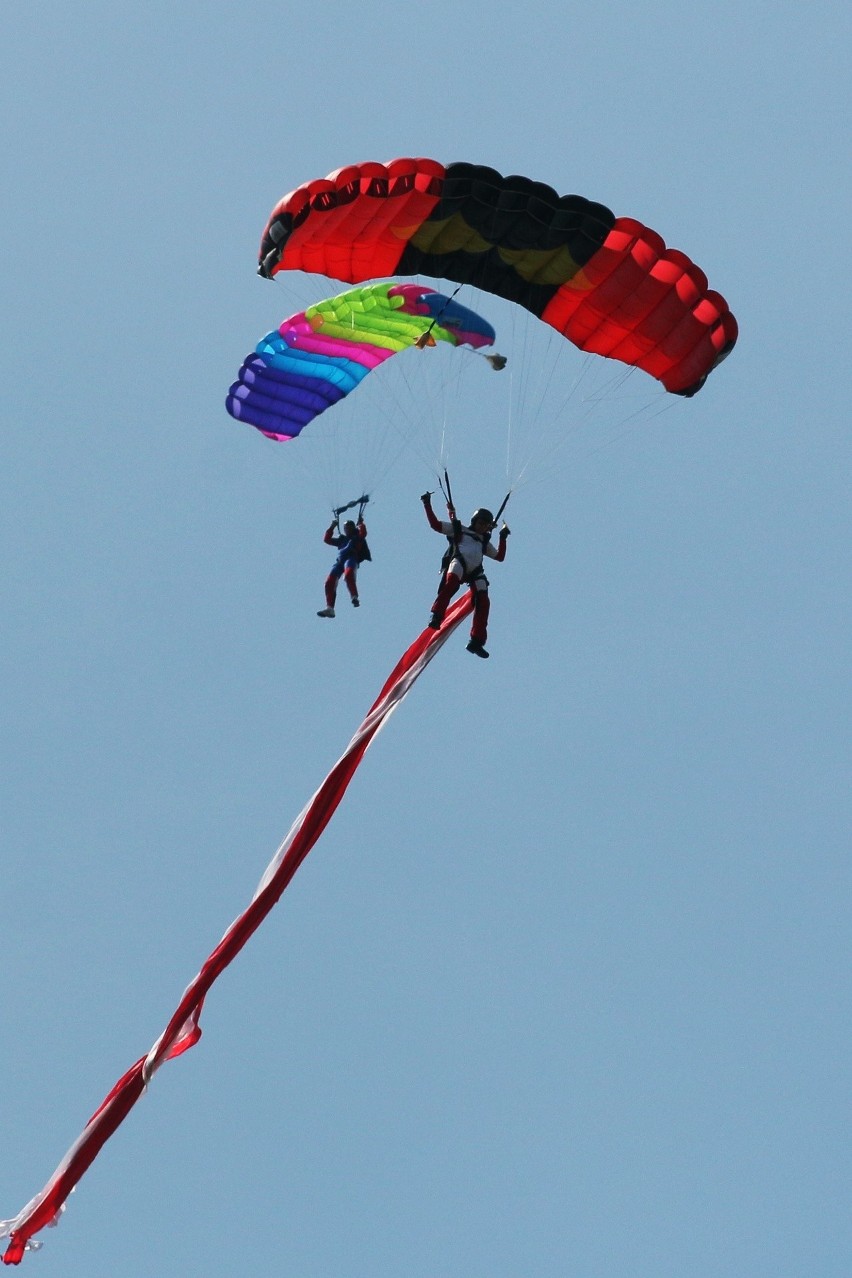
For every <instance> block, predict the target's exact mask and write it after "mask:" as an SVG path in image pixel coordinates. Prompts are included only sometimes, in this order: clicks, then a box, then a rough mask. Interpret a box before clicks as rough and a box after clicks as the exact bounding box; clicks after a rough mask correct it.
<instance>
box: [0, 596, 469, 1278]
mask: <svg viewBox="0 0 852 1278" xmlns="http://www.w3.org/2000/svg"><path fill="white" fill-rule="evenodd" d="M470 610H471V598H470V595H469V594H466V595H465V597H464V598H463V599H461V600H459V601H458V602H457V603H456V604H455V605H454V606H453V607H452V608H451V609H450V611H449V612H448V613H447V617H446V620H445V622H444V624H443V626H442V627H441V629H440V630H439V631H434V630H424V631H423V633H422V634H421V635H420V636H419V637H418V638H417V639H416V640H415V641H414V643H413V644H412V645H411V647H410V648H409V649H408V651H407V652H406V653H405V654H404V656H403V657H402V658H401V659H400V661H399V662H398V663H397V665H396V667H395V668H394V670H393V672H392V673H391V675H390V676H389V678H388V680H387V682H386V683H385V685H384V687H383V688H382V690H381V692H380V693H379V696H378V697H377V698H376V700H375V702H374V703H373V705H372V706H371V707H370V709H369V711H368V712H367V715H366V716H365V718H364V720H363V722H362V723H361V725H360V727H359V728H358V731H357V732H356V733H355V735H354V737H353V738H352V740H351V741H350V742H349V745H348V746H347V747H346V750H345V751H344V753H343V754H342V755H341V756H340V758H339V759H338V761H337V763H336V764H335V765H334V767H333V768H332V769H331V771H330V772H329V774H328V776H327V777H326V778H325V780H324V781H323V783H322V785H321V786H320V787H319V789H318V790H317V792H316V794H315V795H314V796H313V798H312V799H311V800H310V802H309V803H308V804H307V806H306V807H305V808H304V810H303V811H302V813H301V814H300V816H299V817H297V819H296V821H295V822H294V823H293V825H292V827H291V828H290V831H289V833H288V834H287V837H286V838H285V839H284V842H283V843H282V844H281V846H280V847H279V849H278V851H277V852H276V853H275V856H274V857H273V858H272V860H271V861H270V863H269V865H268V866H267V867H266V870H265V871H264V873H263V877H262V878H261V880H260V883H259V884H258V886H257V890H256V891H255V894H254V896H253V897H252V900H251V903H250V904H249V906H248V908H247V909H245V910H244V911H243V912H242V914H240V915H238V917H237V918H236V919H234V921H233V923H232V924H231V926H230V927H229V928H228V930H227V932H226V933H225V935H224V936H223V937H222V939H221V941H220V942H219V944H218V945H217V946H216V948H215V949H214V950H213V952H212V954H210V955H209V956H208V958H207V959H206V961H205V963H204V965H203V966H202V968H201V970H200V972H199V973H198V974H197V976H195V977H194V978H193V980H192V981H191V982H190V983H189V985H188V986H187V987H186V990H185V991H184V994H183V997H182V998H181V1000H180V1003H179V1004H178V1006H177V1008H176V1009H175V1012H174V1014H173V1016H172V1018H171V1020H170V1021H169V1023H168V1025H167V1026H166V1028H165V1029H164V1030H163V1032H162V1034H161V1035H160V1037H159V1038H158V1039H157V1041H156V1043H155V1044H154V1045H153V1047H152V1048H151V1050H150V1051H149V1052H148V1053H147V1054H146V1055H145V1056H142V1057H140V1059H139V1060H138V1061H136V1063H135V1064H134V1065H131V1067H130V1069H129V1070H128V1071H127V1073H126V1074H124V1075H122V1077H121V1078H120V1079H119V1080H118V1082H117V1083H116V1084H115V1086H114V1087H113V1089H112V1091H111V1092H110V1093H109V1094H108V1095H107V1096H106V1097H105V1098H104V1100H103V1101H102V1102H101V1104H100V1105H99V1106H98V1108H97V1109H96V1110H95V1112H94V1114H93V1115H92V1117H91V1118H90V1119H89V1121H88V1123H87V1124H86V1126H85V1128H84V1129H83V1131H82V1133H81V1134H80V1136H79V1137H78V1139H77V1140H76V1141H75V1142H74V1144H73V1145H72V1146H71V1148H70V1149H69V1150H68V1153H67V1154H66V1155H65V1157H64V1158H63V1159H62V1161H61V1163H60V1164H59V1166H58V1167H57V1168H56V1171H55V1172H54V1173H53V1175H52V1176H51V1177H50V1180H49V1181H48V1182H47V1184H46V1185H45V1187H44V1189H42V1190H41V1192H40V1193H39V1194H36V1196H35V1198H33V1199H31V1201H30V1202H28V1203H27V1205H26V1206H25V1207H24V1208H22V1210H21V1211H19V1212H18V1214H17V1216H14V1217H13V1218H12V1219H11V1220H3V1221H0V1238H6V1237H8V1239H9V1243H8V1246H7V1248H6V1251H5V1253H4V1254H3V1261H4V1263H5V1264H7V1265H17V1264H19V1263H20V1261H21V1259H22V1258H23V1255H24V1252H25V1251H28V1250H32V1249H35V1248H37V1247H40V1246H41V1243H40V1242H38V1241H36V1240H35V1237H34V1236H35V1235H36V1234H37V1233H38V1232H39V1231H40V1230H42V1229H44V1228H45V1227H46V1226H48V1225H56V1224H57V1223H58V1222H59V1219H60V1216H61V1214H62V1212H63V1211H64V1205H65V1200H66V1199H67V1198H68V1195H69V1194H70V1193H71V1191H72V1190H73V1189H74V1187H75V1186H76V1184H77V1182H78V1181H79V1180H80V1178H81V1177H82V1176H83V1174H84V1173H85V1172H86V1170H87V1168H88V1167H89V1166H90V1165H91V1164H92V1162H93V1161H94V1159H95V1158H96V1157H97V1155H98V1153H99V1152H100V1150H101V1149H102V1148H103V1146H104V1145H105V1144H106V1142H107V1141H108V1140H109V1138H110V1136H112V1134H113V1132H115V1131H116V1130H117V1128H118V1127H119V1126H120V1125H121V1123H122V1122H123V1121H124V1119H125V1118H126V1117H127V1115H128V1113H129V1112H130V1110H131V1109H132V1108H133V1106H134V1105H135V1104H136V1102H137V1100H138V1099H139V1097H140V1096H141V1095H142V1093H143V1092H144V1091H145V1089H146V1088H147V1086H148V1084H149V1083H150V1081H151V1079H152V1078H153V1077H154V1074H155V1073H156V1072H157V1070H158V1069H159V1068H160V1066H161V1065H162V1064H163V1063H164V1062H165V1061H167V1060H172V1059H173V1058H174V1057H176V1056H180V1054H181V1053H182V1052H185V1051H186V1050H187V1049H188V1048H190V1047H192V1046H194V1044H195V1043H197V1042H198V1040H199V1038H200V1037H201V1026H200V1024H199V1019H200V1017H201V1009H202V1007H203V1005H204V999H205V997H206V995H207V992H208V990H209V989H210V987H211V986H212V984H213V982H214V981H215V980H216V979H217V978H218V977H219V976H220V975H221V973H222V972H223V971H224V970H225V968H226V967H227V966H228V964H229V963H231V962H232V961H233V960H234V959H235V958H236V956H237V955H238V954H239V952H240V950H241V949H242V948H243V946H244V945H245V944H246V942H247V941H248V939H249V937H251V935H252V934H253V933H254V932H255V931H256V930H257V928H258V927H260V924H261V923H262V922H263V920H264V919H265V918H266V916H267V914H268V913H269V912H270V910H271V909H272V908H273V906H274V905H275V904H276V902H277V901H278V899H279V898H280V896H281V894H282V892H283V891H284V889H285V888H286V887H287V885H288V884H289V882H290V880H291V879H292V878H293V875H294V874H295V873H296V871H297V870H298V868H299V866H300V865H301V864H302V862H303V861H304V859H305V857H306V856H307V855H308V853H309V852H310V850H311V848H312V847H313V846H314V844H315V843H316V841H317V839H319V837H320V835H321V834H322V832H323V830H324V829H325V827H326V826H327V825H328V822H329V821H330V820H331V817H332V815H333V814H334V812H335V809H336V808H337V805H338V804H339V803H340V801H341V799H342V798H343V795H344V794H345V792H346V789H347V787H348V785H349V782H350V781H351V780H352V777H353V776H354V775H355V772H356V770H357V768H358V765H359V763H360V762H361V760H362V758H363V757H364V754H365V752H366V750H367V748H368V746H369V745H370V743H371V742H372V740H373V738H374V737H375V736H376V734H377V733H378V732H379V731H381V729H382V728H383V727H384V725H385V724H386V723H387V721H388V719H389V718H390V716H391V715H392V714H393V712H394V710H396V708H397V706H399V705H400V704H401V702H402V701H403V699H404V698H405V696H406V695H407V693H408V692H409V691H410V689H411V688H412V686H413V685H414V683H415V681H416V680H417V679H418V678H419V676H420V675H421V674H422V673H423V671H424V670H425V668H426V666H427V665H428V664H429V662H430V661H431V660H432V658H433V657H434V656H435V654H436V653H437V652H438V650H439V649H440V648H441V647H442V646H443V644H444V643H445V642H446V640H447V639H448V638H449V636H450V635H451V634H452V632H453V631H454V630H455V628H456V627H457V626H458V624H459V622H461V621H462V620H463V618H464V617H465V616H467V615H468V613H469V612H470Z"/></svg>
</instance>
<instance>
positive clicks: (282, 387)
mask: <svg viewBox="0 0 852 1278" xmlns="http://www.w3.org/2000/svg"><path fill="white" fill-rule="evenodd" d="M494 336H495V334H494V329H493V328H492V327H491V325H490V324H489V323H488V322H487V321H486V320H484V319H483V318H482V317H481V316H480V315H477V314H475V313H474V312H473V311H471V310H468V308H467V307H466V306H460V305H459V304H458V303H457V302H454V301H452V299H451V298H449V297H444V295H443V294H442V293H436V292H435V290H434V289H431V288H423V287H422V286H421V285H419V284H394V283H384V284H370V285H367V286H365V287H362V288H353V289H350V291H349V292H348V293H341V294H340V296H339V297H332V298H329V299H328V301H325V302H317V304H316V305H315V306H310V307H308V309H307V310H306V311H300V312H299V314H298V315H291V316H290V318H289V319H286V320H284V323H283V324H282V325H281V327H280V328H279V329H277V330H275V331H274V332H272V333H267V335H266V337H264V338H263V339H262V340H261V341H260V342H258V344H257V347H256V348H255V351H254V354H252V355H249V356H248V357H247V358H246V359H245V360H244V362H243V366H242V368H241V369H240V372H239V377H238V379H237V381H236V382H234V384H233V385H232V386H231V389H230V390H229V392H228V396H227V399H226V400H225V406H226V407H227V409H228V412H229V413H230V414H231V416H232V417H236V418H238V419H239V420H240V421H244V422H249V423H250V424H251V425H252V426H256V427H257V429H258V430H259V431H262V432H263V434H264V435H266V436H268V437H269V438H270V439H279V440H286V439H293V438H294V437H295V436H296V435H298V434H299V432H300V431H301V430H302V428H303V427H304V426H307V424H308V423H309V422H311V421H313V419H314V418H315V417H317V416H318V415H319V414H320V413H322V412H324V411H325V409H326V408H330V407H331V405H332V404H336V403H337V402H338V400H340V399H343V397H344V396H345V395H348V394H349V392H350V391H352V390H354V389H355V387H356V386H358V384H359V383H360V382H361V381H362V380H363V379H364V378H365V377H366V376H367V374H368V373H369V372H370V370H371V369H373V368H376V367H377V365H379V364H381V363H383V362H384V361H385V360H386V359H389V358H390V356H391V355H395V354H396V353H397V352H398V351H402V350H405V349H406V348H407V347H410V346H414V345H416V344H417V343H418V341H419V342H422V341H423V340H424V339H426V340H428V341H429V344H430V345H433V344H434V342H435V341H440V342H449V343H450V344H451V345H452V346H461V345H467V346H473V347H475V348H478V347H480V346H490V345H491V343H492V342H493V341H494Z"/></svg>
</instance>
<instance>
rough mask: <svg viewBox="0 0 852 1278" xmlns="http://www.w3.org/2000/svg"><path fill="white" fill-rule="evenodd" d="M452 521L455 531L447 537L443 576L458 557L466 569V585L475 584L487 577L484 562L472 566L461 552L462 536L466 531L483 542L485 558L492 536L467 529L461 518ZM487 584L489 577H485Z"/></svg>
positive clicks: (442, 566) (463, 578) (442, 564)
mask: <svg viewBox="0 0 852 1278" xmlns="http://www.w3.org/2000/svg"><path fill="white" fill-rule="evenodd" d="M450 522H451V523H452V526H453V531H452V533H451V534H450V536H449V537H447V549H446V550H445V551H444V556H443V558H442V560H441V577H442V578H444V577H445V576H446V575H447V569H448V568H449V566H450V564H451V563H452V562H453V560H454V559H457V560H458V561H459V563H460V564H461V566H462V568H463V569H464V574H463V576H462V582H463V583H464V584H466V585H473V583H474V582H476V581H480V580H481V579H482V578H483V577H485V569H484V568H483V566H482V564H479V565H478V566H477V567H476V568H470V567H469V566H468V562H467V560H466V559H465V557H464V555H463V554H462V552H461V549H460V546H459V543H460V541H461V539H462V536H463V535H464V534H465V533H466V534H467V536H468V537H472V538H473V539H474V541H479V542H481V543H482V550H483V558H484V553H485V547H486V546H487V545H488V542H489V541H490V540H491V538H490V537H488V536H483V535H482V534H481V533H475V532H472V531H471V529H470V528H467V529H466V528H465V527H464V524H463V523H462V522H461V520H460V519H452V520H451V521H450ZM485 584H486V585H488V578H487V577H485Z"/></svg>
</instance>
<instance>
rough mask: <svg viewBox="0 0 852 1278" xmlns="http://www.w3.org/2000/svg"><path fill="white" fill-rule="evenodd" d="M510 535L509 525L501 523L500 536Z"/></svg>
mask: <svg viewBox="0 0 852 1278" xmlns="http://www.w3.org/2000/svg"><path fill="white" fill-rule="evenodd" d="M511 535H512V530H511V528H510V527H509V525H508V524H503V526H502V528H501V529H500V536H501V537H503V538H504V539H505V538H506V537H511Z"/></svg>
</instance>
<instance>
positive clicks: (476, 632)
mask: <svg viewBox="0 0 852 1278" xmlns="http://www.w3.org/2000/svg"><path fill="white" fill-rule="evenodd" d="M470 590H471V594H472V595H473V622H472V624H471V627H470V637H471V639H473V640H474V641H475V642H476V643H478V644H480V645H482V644H484V643H485V640H486V639H487V638H488V613H489V612H490V610H491V600H490V599H489V597H488V582H487V581H485V580H484V578H482V577H480V579H479V581H475V582H474V583H473V585H472V586H471V588H470Z"/></svg>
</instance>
